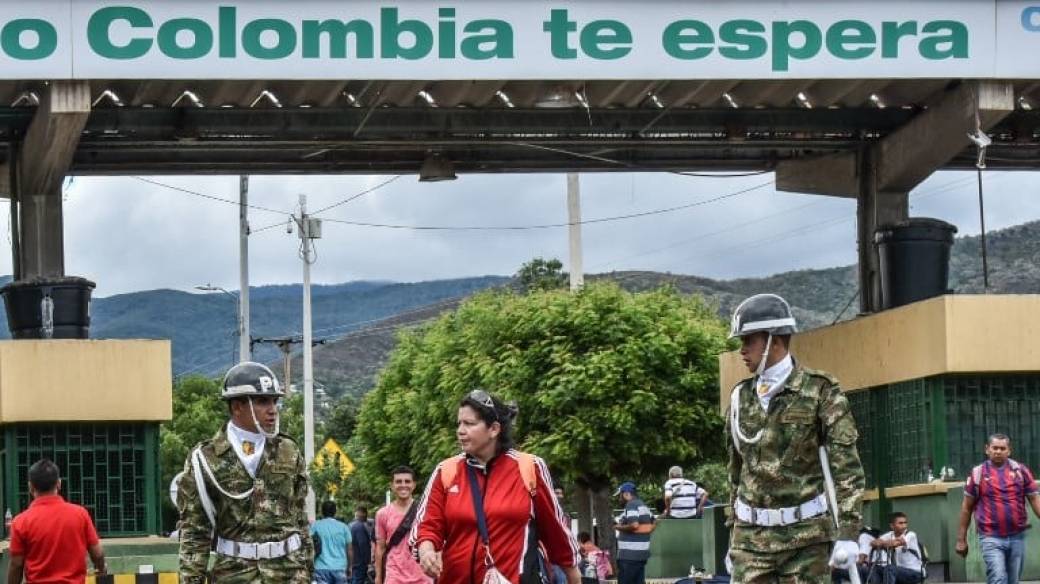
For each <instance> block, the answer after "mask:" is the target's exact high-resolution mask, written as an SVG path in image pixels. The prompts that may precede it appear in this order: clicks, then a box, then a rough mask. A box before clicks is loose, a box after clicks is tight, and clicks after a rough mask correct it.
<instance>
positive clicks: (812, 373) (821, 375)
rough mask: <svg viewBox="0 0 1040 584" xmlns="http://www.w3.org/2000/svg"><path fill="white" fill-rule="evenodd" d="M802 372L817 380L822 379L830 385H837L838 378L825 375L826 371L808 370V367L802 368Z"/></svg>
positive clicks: (828, 374)
mask: <svg viewBox="0 0 1040 584" xmlns="http://www.w3.org/2000/svg"><path fill="white" fill-rule="evenodd" d="M802 372H803V373H804V374H805V375H807V376H809V377H815V378H817V379H822V380H824V381H826V382H827V383H830V384H831V385H839V382H838V378H837V377H835V376H833V375H831V374H830V373H827V372H826V371H820V370H818V369H809V368H808V367H802Z"/></svg>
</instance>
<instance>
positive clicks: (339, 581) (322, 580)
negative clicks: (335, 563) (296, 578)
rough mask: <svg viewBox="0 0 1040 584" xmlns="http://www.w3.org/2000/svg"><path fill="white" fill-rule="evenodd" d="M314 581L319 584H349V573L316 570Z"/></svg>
mask: <svg viewBox="0 0 1040 584" xmlns="http://www.w3.org/2000/svg"><path fill="white" fill-rule="evenodd" d="M314 581H315V582H317V583H318V584H347V572H346V571H344V570H315V571H314Z"/></svg>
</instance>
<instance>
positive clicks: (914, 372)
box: [719, 294, 1040, 410]
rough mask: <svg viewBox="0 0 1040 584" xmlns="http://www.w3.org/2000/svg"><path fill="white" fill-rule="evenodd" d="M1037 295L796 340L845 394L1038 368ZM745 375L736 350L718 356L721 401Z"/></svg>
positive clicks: (863, 323)
mask: <svg viewBox="0 0 1040 584" xmlns="http://www.w3.org/2000/svg"><path fill="white" fill-rule="evenodd" d="M1037 333H1040V295H1035V294H1022V295H1001V296H994V295H950V296H940V297H938V298H932V299H929V300H924V301H921V302H916V303H914V304H909V305H907V306H901V307H899V308H895V309H892V310H886V311H884V312H879V313H877V314H872V315H870V316H865V317H861V318H857V319H855V320H851V321H847V322H843V323H840V324H837V325H834V326H828V327H823V328H818V329H815V330H812V331H808V332H806V333H803V334H799V335H795V336H794V339H793V342H792V344H791V352H792V353H793V354H794V356H795V357H796V358H797V359H798V360H799V361H800V362H801V363H803V364H804V365H805V366H807V367H811V368H814V369H822V370H824V371H827V372H829V373H831V374H832V375H835V376H836V377H837V378H838V380H839V381H840V382H841V386H842V388H843V389H844V390H846V391H851V390H856V389H865V388H869V387H877V386H880V385H887V384H890V383H898V382H901V381H907V380H910V379H920V378H922V377H929V376H932V375H939V374H943V373H982V372H1017V371H1036V370H1040V346H1038V345H1037V344H1036V343H1035V338H1036V336H1037ZM749 375H750V374H749V373H748V371H747V368H746V367H744V364H743V363H742V362H741V360H740V355H739V354H738V353H736V352H730V353H724V354H722V355H720V356H719V381H720V383H719V404H720V407H721V408H722V409H723V410H724V409H725V407H726V404H727V403H728V401H729V393H730V390H732V388H733V386H734V385H736V384H737V383H738V382H739V381H740V380H741V379H744V378H746V377H748V376H749Z"/></svg>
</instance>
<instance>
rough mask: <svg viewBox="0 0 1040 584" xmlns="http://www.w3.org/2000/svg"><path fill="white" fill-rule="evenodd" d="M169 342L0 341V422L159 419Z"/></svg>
mask: <svg viewBox="0 0 1040 584" xmlns="http://www.w3.org/2000/svg"><path fill="white" fill-rule="evenodd" d="M172 384H173V379H172V373H171V364H170V342H169V341H165V340H158V341H145V340H47V341H43V340H40V341H35V340H17V341H0V423H10V422H44V421H48V422H54V421H121V420H128V421H129V420H134V421H164V420H169V419H170V418H171V417H172V416H173V394H172Z"/></svg>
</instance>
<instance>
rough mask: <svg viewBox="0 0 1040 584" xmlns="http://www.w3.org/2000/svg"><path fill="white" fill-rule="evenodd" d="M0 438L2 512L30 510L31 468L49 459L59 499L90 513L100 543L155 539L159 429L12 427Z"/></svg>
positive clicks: (140, 425)
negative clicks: (104, 539)
mask: <svg viewBox="0 0 1040 584" xmlns="http://www.w3.org/2000/svg"><path fill="white" fill-rule="evenodd" d="M0 437H2V438H0V440H2V442H0V469H2V471H3V493H2V496H0V500H2V502H3V508H4V509H5V510H6V509H10V510H11V512H12V513H15V514H17V513H18V512H20V511H22V510H24V509H25V508H27V507H28V506H29V489H28V481H29V467H30V466H32V464H33V463H35V462H36V461H37V460H39V459H41V458H49V459H51V460H53V461H54V462H55V463H57V465H58V467H59V468H60V469H61V476H62V494H63V495H64V496H65V498H66V499H67V500H68V501H70V502H73V503H77V504H80V505H83V506H84V507H86V508H87V510H88V511H90V515H91V517H93V518H94V523H95V525H96V526H97V530H98V533H99V534H101V535H102V537H113V536H115V537H123V536H135V535H149V534H155V533H159V495H160V493H162V492H164V489H162V488H161V485H160V484H159V425H158V424H156V423H132V422H121V423H97V424H92V423H71V422H70V423H64V422H62V423H34V424H10V425H6V426H4V427H3V428H2V431H0Z"/></svg>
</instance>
